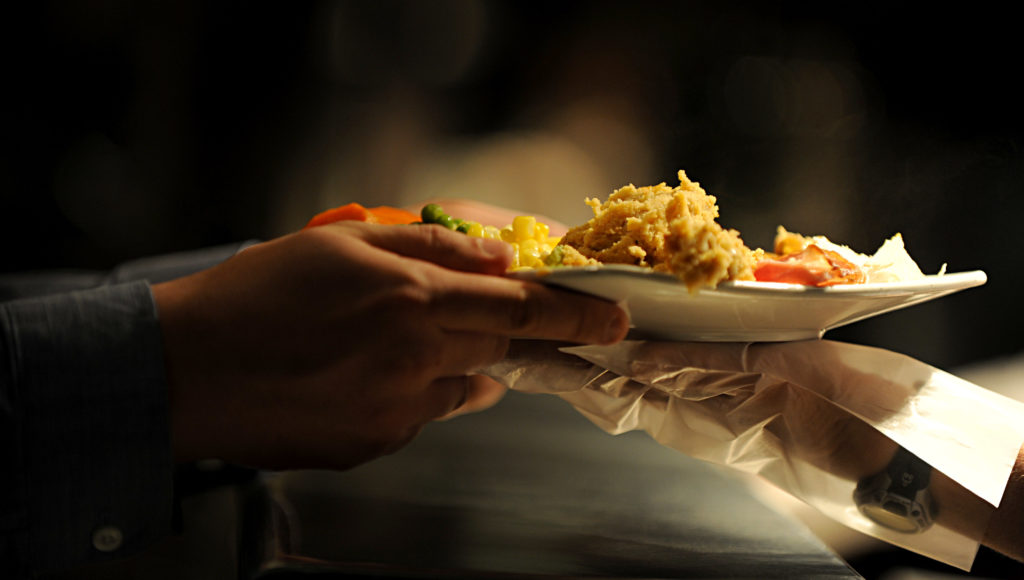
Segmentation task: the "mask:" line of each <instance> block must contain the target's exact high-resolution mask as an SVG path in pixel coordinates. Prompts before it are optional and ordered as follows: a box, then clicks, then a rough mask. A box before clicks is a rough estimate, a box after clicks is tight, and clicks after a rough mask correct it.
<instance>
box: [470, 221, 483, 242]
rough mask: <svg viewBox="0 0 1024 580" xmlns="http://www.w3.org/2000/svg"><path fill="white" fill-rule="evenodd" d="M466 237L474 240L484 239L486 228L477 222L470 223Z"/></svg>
mask: <svg viewBox="0 0 1024 580" xmlns="http://www.w3.org/2000/svg"><path fill="white" fill-rule="evenodd" d="M466 235H467V236H473V237H474V238H482V237H484V227H483V226H482V225H480V224H478V223H476V222H470V223H469V224H468V225H467V226H466Z"/></svg>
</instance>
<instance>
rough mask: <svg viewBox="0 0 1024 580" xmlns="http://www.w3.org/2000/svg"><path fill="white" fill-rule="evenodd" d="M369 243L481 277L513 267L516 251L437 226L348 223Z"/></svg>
mask: <svg viewBox="0 0 1024 580" xmlns="http://www.w3.org/2000/svg"><path fill="white" fill-rule="evenodd" d="M337 227H346V228H350V229H354V230H355V231H357V232H358V233H359V236H360V237H361V238H362V239H363V240H365V241H366V242H367V243H369V244H371V245H374V246H376V247H378V248H381V249H383V250H387V251H389V252H393V253H396V254H399V255H402V256H406V257H409V258H415V259H418V260H424V261H427V262H432V263H434V264H437V265H438V266H441V267H444V268H449V269H452V270H459V271H462V272H476V273H481V274H494V275H497V274H502V273H504V272H505V270H506V269H507V268H508V267H509V265H510V264H511V263H512V248H511V247H510V246H509V245H508V244H506V243H505V242H503V241H501V240H492V239H488V238H476V237H472V236H467V235H465V234H462V233H458V232H453V231H451V230H448V229H445V228H443V227H441V226H437V225H417V226H402V227H389V226H374V225H370V224H362V223H345V224H340V225H338V226H337Z"/></svg>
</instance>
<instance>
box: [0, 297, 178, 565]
mask: <svg viewBox="0 0 1024 580" xmlns="http://www.w3.org/2000/svg"><path fill="white" fill-rule="evenodd" d="M0 353H2V354H3V355H4V356H3V360H0V381H2V382H3V383H6V384H4V385H2V387H3V388H2V389H0V407H2V408H0V414H3V415H10V416H11V417H12V422H11V423H10V424H9V425H13V426H14V430H13V431H12V432H8V433H7V434H8V435H9V436H10V437H11V438H12V440H13V441H12V442H13V443H15V446H16V448H17V451H14V452H11V451H10V450H8V452H6V453H3V455H4V456H7V455H8V453H14V455H13V456H12V457H10V458H11V459H12V460H13V461H14V465H16V466H17V465H19V464H20V466H21V470H20V471H21V473H22V474H24V477H23V478H22V479H21V481H20V482H10V485H12V486H14V488H15V489H12V490H9V491H11V492H12V494H13V495H8V496H7V497H4V498H0V505H2V506H3V510H2V511H3V514H2V515H3V516H4V522H5V525H6V527H7V528H8V529H7V530H4V531H5V533H8V532H14V533H13V534H11V535H10V536H9V539H10V538H11V537H13V538H16V539H15V540H14V543H15V544H16V545H20V546H23V547H24V548H25V550H26V552H25V554H23V556H27V559H28V565H29V567H30V568H31V569H32V570H33V571H34V572H43V571H46V570H56V569H63V568H68V567H72V566H76V565H79V564H83V563H88V562H96V561H102V560H107V559H113V558H123V557H125V556H127V555H129V554H130V553H133V552H136V551H139V550H141V549H142V548H144V547H146V546H148V545H150V544H152V543H153V542H155V541H156V540H158V539H160V538H161V537H163V536H166V535H167V534H168V533H170V531H171V523H172V512H173V509H172V508H173V476H174V475H173V473H174V472H173V469H174V463H173V459H172V453H171V442H170V427H169V417H168V413H169V411H168V408H169V407H168V391H167V381H166V376H165V372H164V361H163V348H162V342H161V335H160V327H159V323H158V321H157V313H156V305H155V302H154V300H153V297H152V294H151V292H150V289H149V285H148V284H147V283H145V282H141V281H140V282H132V283H124V284H117V285H112V286H103V287H99V288H95V289H91V290H84V291H78V292H71V293H67V294H60V295H54V296H47V297H42V298H34V299H25V300H17V301H12V302H8V303H4V304H0ZM14 471H15V473H17V472H18V471H19V470H18V468H17V467H15V469H14ZM19 496H20V497H21V498H22V499H23V500H24V501H21V502H19V501H18V500H17V498H18V497H19ZM8 502H12V503H8ZM4 504H6V505H4ZM12 505H13V506H19V507H16V508H13V509H12V508H11V506H12ZM12 527H16V528H19V529H18V530H17V531H15V530H12V529H11V528H12Z"/></svg>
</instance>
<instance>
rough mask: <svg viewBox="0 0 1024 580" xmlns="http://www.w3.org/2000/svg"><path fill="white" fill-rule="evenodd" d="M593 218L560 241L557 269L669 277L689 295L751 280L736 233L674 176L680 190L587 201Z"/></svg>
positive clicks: (748, 254) (640, 190)
mask: <svg viewBox="0 0 1024 580" xmlns="http://www.w3.org/2000/svg"><path fill="white" fill-rule="evenodd" d="M586 203H587V205H589V206H590V207H591V208H593V210H594V217H593V218H592V219H590V220H589V221H587V222H586V223H584V224H582V225H579V226H576V227H574V228H572V229H570V230H569V231H568V232H567V233H566V234H565V236H564V237H563V238H562V242H561V244H562V245H563V248H562V265H565V266H582V265H588V264H631V265H635V266H645V267H650V268H653V269H654V270H658V271H663V272H670V273H672V274H673V275H675V276H676V277H677V278H679V280H680V281H682V282H683V283H684V284H685V285H686V286H687V288H689V289H690V291H696V290H697V289H699V288H701V287H711V288H713V287H715V286H717V285H718V284H719V283H720V282H723V281H726V280H753V279H754V274H753V267H754V264H755V262H756V261H757V259H758V256H759V253H760V250H758V251H757V252H755V251H753V250H751V249H749V248H748V247H747V246H746V245H745V244H744V243H743V240H742V239H740V236H739V232H737V231H735V230H731V229H725V228H723V227H722V226H721V225H719V224H718V222H717V221H715V220H716V219H717V218H718V206H717V205H716V204H715V198H714V196H711V195H708V194H707V192H705V191H704V190H703V189H702V188H701V187H700V184H698V183H697V182H694V181H690V180H689V178H687V177H686V172H685V171H680V172H679V186H677V187H674V188H673V187H668V186H667V185H665V184H664V183H660V184H658V185H651V186H647V187H636V186H634V185H627V186H625V187H622V188H620V189H618V190H616V191H615V192H613V193H612V194H611V195H610V196H608V200H607V201H605V202H604V203H602V202H601V201H600V200H598V199H593V198H588V199H587V200H586Z"/></svg>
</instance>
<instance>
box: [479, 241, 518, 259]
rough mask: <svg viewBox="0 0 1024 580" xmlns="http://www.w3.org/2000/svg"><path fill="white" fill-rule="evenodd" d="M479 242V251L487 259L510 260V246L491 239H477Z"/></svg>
mask: <svg viewBox="0 0 1024 580" xmlns="http://www.w3.org/2000/svg"><path fill="white" fill-rule="evenodd" d="M477 239H478V240H480V250H481V251H482V252H483V253H484V254H485V255H486V256H487V257H489V258H493V259H496V260H497V259H501V260H511V259H512V246H510V245H509V244H507V243H505V242H503V241H501V240H495V239H492V238H477Z"/></svg>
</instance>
